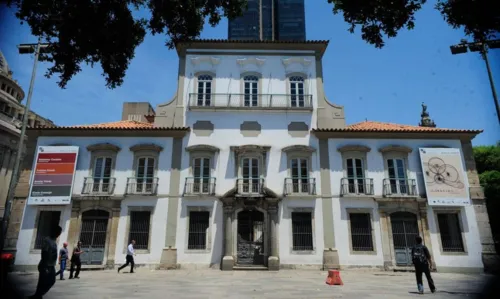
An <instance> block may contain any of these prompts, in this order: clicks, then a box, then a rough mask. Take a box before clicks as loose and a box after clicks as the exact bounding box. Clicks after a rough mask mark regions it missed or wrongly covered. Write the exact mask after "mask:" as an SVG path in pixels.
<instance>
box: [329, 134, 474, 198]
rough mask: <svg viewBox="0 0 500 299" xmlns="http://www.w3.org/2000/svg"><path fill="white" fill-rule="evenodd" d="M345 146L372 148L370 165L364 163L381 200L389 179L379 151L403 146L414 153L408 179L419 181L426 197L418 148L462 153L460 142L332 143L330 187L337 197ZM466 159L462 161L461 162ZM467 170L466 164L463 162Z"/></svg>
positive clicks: (344, 141)
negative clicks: (434, 148)
mask: <svg viewBox="0 0 500 299" xmlns="http://www.w3.org/2000/svg"><path fill="white" fill-rule="evenodd" d="M344 145H364V146H368V147H370V148H371V151H370V152H368V153H367V161H365V163H366V166H365V168H366V169H367V171H366V172H365V177H366V178H372V179H373V187H374V192H375V196H381V195H382V191H383V180H384V178H386V176H385V173H384V163H385V162H384V158H383V156H382V153H380V152H379V149H380V148H381V147H384V146H388V145H402V146H407V147H410V148H412V149H413V151H412V152H411V153H410V154H409V156H408V165H407V168H408V171H409V173H408V179H416V180H417V192H418V194H421V195H423V194H425V186H424V180H423V176H422V165H421V163H420V156H419V153H418V148H419V147H426V146H436V145H440V146H447V147H452V148H459V149H461V144H460V141H459V140H411V139H408V140H407V139H400V140H397V139H378V140H373V139H329V140H328V146H329V149H330V169H331V176H330V179H331V184H332V193H333V195H334V196H339V194H340V181H341V179H342V178H343V177H345V175H344V169H343V163H342V154H341V153H340V152H339V151H338V150H337V149H338V148H340V147H342V146H344ZM462 159H463V158H462ZM464 169H465V162H464Z"/></svg>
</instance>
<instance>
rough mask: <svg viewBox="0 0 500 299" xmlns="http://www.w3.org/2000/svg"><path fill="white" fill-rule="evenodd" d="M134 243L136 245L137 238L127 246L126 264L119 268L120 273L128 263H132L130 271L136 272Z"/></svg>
mask: <svg viewBox="0 0 500 299" xmlns="http://www.w3.org/2000/svg"><path fill="white" fill-rule="evenodd" d="M134 245H135V240H132V241H131V242H130V244H129V245H128V247H127V262H126V263H125V265H123V266H121V267H120V268H118V273H120V270H121V269H123V268H125V267H127V266H128V264H130V273H134V255H135V252H134Z"/></svg>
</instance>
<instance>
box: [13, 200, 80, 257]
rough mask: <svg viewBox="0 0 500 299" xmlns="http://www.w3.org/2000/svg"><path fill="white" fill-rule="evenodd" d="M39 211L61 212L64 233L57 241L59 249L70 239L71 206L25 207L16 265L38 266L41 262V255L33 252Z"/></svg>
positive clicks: (60, 223)
mask: <svg viewBox="0 0 500 299" xmlns="http://www.w3.org/2000/svg"><path fill="white" fill-rule="evenodd" d="M38 211H61V218H60V220H59V225H60V226H61V227H62V233H61V235H60V236H59V239H58V240H57V247H58V248H61V247H62V246H63V243H64V242H66V240H67V239H68V229H69V221H70V218H71V204H69V205H61V206H31V205H26V206H25V207H24V213H23V221H22V223H21V228H20V230H19V238H18V241H17V247H16V249H17V252H16V261H15V263H16V265H37V264H38V262H40V258H41V253H40V251H39V250H38V252H36V253H35V252H34V251H32V249H33V247H32V246H34V242H35V239H36V235H35V234H34V233H35V221H36V217H37V215H38Z"/></svg>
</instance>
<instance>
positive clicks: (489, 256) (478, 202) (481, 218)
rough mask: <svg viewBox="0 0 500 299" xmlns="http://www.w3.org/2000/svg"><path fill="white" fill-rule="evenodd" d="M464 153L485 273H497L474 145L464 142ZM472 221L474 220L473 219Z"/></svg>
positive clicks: (495, 257) (493, 246) (494, 252)
mask: <svg viewBox="0 0 500 299" xmlns="http://www.w3.org/2000/svg"><path fill="white" fill-rule="evenodd" d="M461 144H462V152H463V155H464V159H465V168H466V171H467V179H468V181H469V193H470V197H471V200H472V204H473V206H474V213H475V214H476V219H475V221H476V222H477V228H478V230H479V239H480V241H481V246H482V252H481V256H482V260H483V266H484V270H485V272H490V271H495V270H496V269H498V267H499V264H500V259H499V257H498V256H497V254H496V251H495V243H494V241H493V235H492V233H491V226H490V219H489V216H488V211H487V208H486V199H485V197H484V191H483V188H482V187H481V185H480V183H479V175H478V173H477V170H476V161H475V160H474V154H473V151H472V143H471V141H470V140H462V141H461ZM471 220H472V219H471Z"/></svg>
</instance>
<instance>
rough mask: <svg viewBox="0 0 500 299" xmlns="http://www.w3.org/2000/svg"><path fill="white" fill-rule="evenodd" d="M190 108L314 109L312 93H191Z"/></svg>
mask: <svg viewBox="0 0 500 299" xmlns="http://www.w3.org/2000/svg"><path fill="white" fill-rule="evenodd" d="M188 106H189V109H213V108H219V109H277V110H282V109H286V110H312V95H310V94H306V95H292V94H235V93H191V94H189V103H188Z"/></svg>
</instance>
